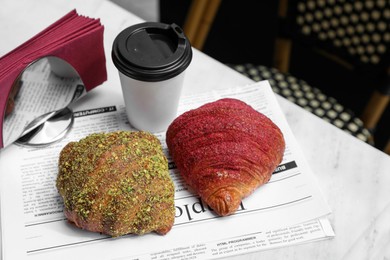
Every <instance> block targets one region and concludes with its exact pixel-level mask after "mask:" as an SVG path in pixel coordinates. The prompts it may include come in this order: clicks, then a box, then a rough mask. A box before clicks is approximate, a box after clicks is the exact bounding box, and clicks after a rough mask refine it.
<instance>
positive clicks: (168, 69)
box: [112, 22, 192, 132]
mask: <svg viewBox="0 0 390 260" xmlns="http://www.w3.org/2000/svg"><path fill="white" fill-rule="evenodd" d="M112 60H113V62H114V64H115V66H116V67H117V69H118V71H119V77H120V81H121V86H122V91H123V97H124V101H125V105H126V113H127V117H128V119H129V122H130V124H131V125H132V126H133V127H135V128H137V129H138V130H144V131H149V132H161V131H165V130H166V129H167V127H168V126H169V124H170V123H171V122H172V121H173V119H175V117H176V116H177V108H178V104H179V99H180V95H181V90H182V87H183V79H184V72H185V70H186V68H187V67H188V66H189V64H190V63H191V60H192V50H191V45H190V43H189V41H188V39H187V38H186V36H185V35H184V33H183V31H182V29H181V28H180V27H179V26H177V25H176V24H171V25H168V24H163V23H157V22H146V23H141V24H136V25H134V26H131V27H129V28H127V29H125V30H123V31H122V32H121V33H120V34H119V35H118V36H117V37H116V38H115V40H114V43H113V47H112Z"/></svg>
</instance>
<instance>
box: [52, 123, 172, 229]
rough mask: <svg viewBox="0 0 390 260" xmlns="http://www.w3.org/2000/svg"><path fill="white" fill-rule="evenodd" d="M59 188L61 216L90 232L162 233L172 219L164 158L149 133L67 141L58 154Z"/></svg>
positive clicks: (169, 180)
mask: <svg viewBox="0 0 390 260" xmlns="http://www.w3.org/2000/svg"><path fill="white" fill-rule="evenodd" d="M57 188H58V191H59V193H60V195H61V196H62V197H63V199H64V205H65V209H64V213H65V216H66V217H67V218H68V220H69V221H70V222H72V223H74V224H75V225H76V226H78V227H80V228H82V229H86V230H89V231H94V232H100V233H104V234H108V235H111V236H120V235H125V234H128V233H134V234H144V233H148V232H152V231H156V232H157V233H159V234H166V233H167V232H168V231H169V230H170V229H171V228H172V226H173V222H174V220H175V206H174V186H173V182H172V180H171V178H170V176H169V173H168V162H167V159H166V157H165V155H164V153H163V151H162V148H161V144H160V141H159V140H158V139H157V138H156V137H155V136H154V135H152V134H150V133H146V132H127V131H119V132H112V133H99V134H92V135H89V136H87V137H86V138H83V139H81V140H80V141H78V142H71V143H69V144H68V145H66V146H65V147H64V148H63V150H62V151H61V154H60V158H59V173H58V177H57Z"/></svg>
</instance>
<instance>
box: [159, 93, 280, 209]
mask: <svg viewBox="0 0 390 260" xmlns="http://www.w3.org/2000/svg"><path fill="white" fill-rule="evenodd" d="M166 142H167V145H168V148H169V152H170V154H171V156H172V158H173V160H174V162H175V164H176V166H177V168H178V170H179V172H180V174H181V175H182V176H183V178H184V180H185V181H186V183H187V184H188V185H189V186H190V187H191V188H192V189H193V190H194V191H195V192H197V193H198V194H199V196H200V197H201V198H202V199H203V201H204V202H205V203H207V204H208V205H209V206H210V207H211V208H212V209H213V210H214V211H215V212H216V213H217V214H219V215H221V216H225V215H229V214H232V213H234V212H235V211H236V210H237V208H238V207H239V205H240V203H241V201H242V199H243V198H245V197H247V196H248V195H250V194H251V193H252V192H253V191H254V190H255V189H256V188H258V187H259V186H261V185H262V184H264V183H266V182H268V181H269V179H270V178H271V175H272V172H273V171H274V169H275V168H276V167H277V166H278V164H279V163H280V162H281V161H282V157H283V153H284V149H285V142H284V138H283V134H282V132H281V131H280V129H279V128H278V127H277V126H276V125H275V124H274V123H273V122H272V121H271V120H270V119H269V118H268V117H266V116H265V115H263V114H261V113H259V112H257V111H256V110H254V109H253V108H252V107H250V106H249V105H247V104H245V103H244V102H242V101H239V100H236V99H220V100H218V101H216V102H212V103H208V104H205V105H203V106H201V107H199V108H197V109H194V110H190V111H188V112H186V113H184V114H182V115H181V116H179V117H178V118H176V119H175V120H174V121H173V122H172V123H171V125H170V126H169V127H168V130H167V133H166Z"/></svg>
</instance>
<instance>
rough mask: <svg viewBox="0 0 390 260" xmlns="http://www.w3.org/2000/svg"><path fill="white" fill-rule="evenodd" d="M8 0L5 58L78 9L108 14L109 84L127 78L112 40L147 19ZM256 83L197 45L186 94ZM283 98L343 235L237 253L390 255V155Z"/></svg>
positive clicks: (109, 9) (1, 29)
mask: <svg viewBox="0 0 390 260" xmlns="http://www.w3.org/2000/svg"><path fill="white" fill-rule="evenodd" d="M0 5H1V8H0V39H1V40H0V56H2V55H4V54H6V53H7V52H9V51H11V50H12V49H14V48H15V47H16V46H18V45H19V44H21V43H23V42H24V41H26V40H28V39H29V38H31V37H32V36H34V35H35V34H36V33H38V32H39V31H41V30H42V29H44V28H45V27H47V26H48V25H50V24H51V23H52V22H53V21H56V20H57V19H58V18H59V17H61V16H63V15H64V14H66V13H67V12H68V11H70V10H72V9H74V8H76V9H77V11H78V12H79V13H80V14H83V15H88V16H90V17H94V18H101V22H102V24H103V25H104V26H105V35H104V37H105V51H106V56H107V69H108V83H109V84H111V85H113V84H119V78H118V75H117V71H116V69H115V67H114V65H113V64H112V62H111V58H110V53H111V45H112V41H113V39H114V38H115V36H116V35H117V34H118V33H119V32H120V31H121V30H122V29H124V28H126V27H127V26H129V25H131V24H134V23H137V22H140V21H141V20H140V19H139V18H137V17H135V16H134V15H132V14H131V13H128V12H127V11H125V10H123V9H121V8H120V7H118V6H116V5H114V4H112V3H111V2H108V1H105V0H88V1H81V0H72V1H70V0H61V1H59V0H57V1H44V0H34V1H28V0H17V1H15V0H1V1H0ZM250 82H251V81H250V80H249V79H247V78H245V77H243V76H241V75H240V74H238V73H236V72H234V71H232V70H231V69H229V68H227V67H226V66H224V65H222V64H221V63H219V62H217V61H215V60H213V59H212V58H210V57H208V56H206V55H204V54H202V53H200V52H198V51H195V52H194V57H193V61H192V64H191V65H190V67H189V68H188V70H187V73H186V78H185V83H184V86H185V87H184V94H189V93H196V92H201V91H207V90H212V89H220V88H228V87H233V86H237V85H242V84H246V83H250ZM0 87H1V86H0ZM102 87H107V83H105V84H104V86H102ZM278 101H279V102H280V105H281V107H282V109H283V112H284V113H285V115H286V117H287V120H288V122H289V124H290V126H291V129H292V131H293V133H294V135H295V136H296V139H297V140H298V143H299V144H300V146H301V148H302V150H303V152H304V155H305V156H306V158H307V161H308V163H309V165H310V167H311V168H312V170H313V172H314V173H315V176H316V178H317V179H318V182H319V185H320V187H321V189H322V191H323V193H324V196H325V198H326V200H327V201H328V203H329V205H330V208H331V209H332V214H331V215H330V216H329V219H330V221H331V224H332V226H333V228H334V231H335V233H336V236H335V238H334V239H330V240H325V241H321V242H313V243H308V244H303V245H298V246H291V247H285V248H281V249H276V250H269V251H263V252H256V253H252V254H246V255H244V256H235V257H232V258H230V259H260V258H262V259H286V260H287V259H390V188H389V186H390V157H389V156H388V155H386V154H384V153H383V152H381V151H379V150H377V149H375V148H373V147H371V146H369V145H367V144H365V143H363V142H361V141H360V140H358V139H356V138H354V137H352V136H350V135H348V134H346V133H344V132H343V131H341V130H339V129H337V128H336V127H334V126H332V125H330V124H329V123H327V122H325V121H322V120H321V119H319V118H318V117H316V116H314V115H312V114H310V113H308V112H306V111H304V110H303V109H301V108H299V107H298V106H296V105H294V104H292V103H291V102H289V101H286V100H285V99H283V98H280V97H278Z"/></svg>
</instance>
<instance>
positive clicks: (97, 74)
mask: <svg viewBox="0 0 390 260" xmlns="http://www.w3.org/2000/svg"><path fill="white" fill-rule="evenodd" d="M103 30H104V27H103V26H102V25H101V23H100V21H99V19H92V18H88V17H85V16H81V15H79V14H78V13H77V12H76V10H73V11H71V12H69V13H68V14H67V15H65V16H64V17H62V18H61V19H59V20H58V21H56V22H55V23H53V24H52V25H50V26H49V27H47V28H46V29H45V30H43V31H42V32H40V33H38V34H37V35H35V36H34V37H33V38H31V39H30V40H28V41H27V42H25V43H23V44H22V45H20V46H19V47H17V48H16V49H14V50H12V51H11V52H9V53H7V54H6V55H4V56H3V57H1V58H0V115H4V114H5V109H6V106H7V100H8V96H9V95H10V92H11V89H12V85H13V83H14V82H15V80H16V79H17V78H18V77H19V75H20V74H21V73H22V72H23V70H24V69H25V68H26V67H27V66H29V65H30V64H31V63H33V62H34V61H36V60H39V59H41V58H43V57H47V56H55V57H58V58H60V59H63V60H65V61H66V62H68V63H69V64H70V65H71V66H73V68H74V69H75V70H76V71H77V72H78V74H79V76H80V77H81V79H82V81H83V83H84V85H85V88H86V90H87V91H89V90H91V89H92V88H94V87H96V86H98V85H100V84H102V83H103V82H104V81H106V80H107V72H106V59H105V55H104V48H103ZM3 119H4V118H3V116H0V147H2V143H3V138H2V137H3V133H2V132H3V131H2V128H3Z"/></svg>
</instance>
